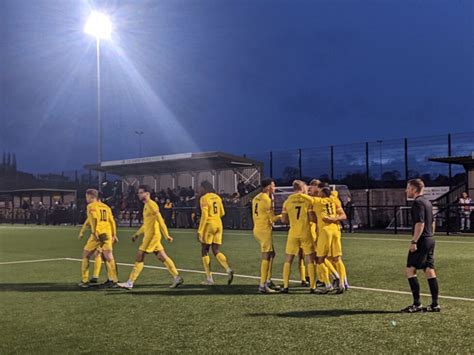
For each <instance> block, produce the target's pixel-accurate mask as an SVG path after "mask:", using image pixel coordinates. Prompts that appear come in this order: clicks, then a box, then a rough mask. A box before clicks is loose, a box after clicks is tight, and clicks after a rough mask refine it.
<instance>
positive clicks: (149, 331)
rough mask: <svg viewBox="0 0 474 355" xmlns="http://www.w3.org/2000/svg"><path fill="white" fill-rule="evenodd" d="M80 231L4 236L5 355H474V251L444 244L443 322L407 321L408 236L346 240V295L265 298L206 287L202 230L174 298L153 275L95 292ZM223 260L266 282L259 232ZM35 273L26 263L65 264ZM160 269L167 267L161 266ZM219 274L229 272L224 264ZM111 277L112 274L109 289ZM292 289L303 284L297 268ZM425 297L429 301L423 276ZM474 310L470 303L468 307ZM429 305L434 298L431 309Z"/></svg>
mask: <svg viewBox="0 0 474 355" xmlns="http://www.w3.org/2000/svg"><path fill="white" fill-rule="evenodd" d="M77 233H78V228H72V227H36V226H31V227H30V226H0V297H1V298H0V304H1V316H0V319H1V321H0V324H1V325H0V334H1V335H2V340H1V342H0V353H1V354H7V353H17V352H18V353H50V354H51V353H67V352H74V353H75V352H96V351H100V352H111V353H118V352H121V353H130V352H157V351H162V352H165V353H169V352H199V353H203V352H219V353H255V352H264V351H272V352H316V351H318V352H329V353H349V352H357V353H361V352H365V353H381V352H389V353H408V352H415V353H420V352H422V353H427V352H435V353H441V352H443V353H466V354H467V353H473V352H474V337H473V336H472V325H473V324H474V279H473V276H472V272H473V271H474V269H473V267H472V265H473V261H474V239H471V238H460V237H457V238H456V237H444V236H440V237H437V242H438V243H437V245H436V262H437V268H438V278H439V282H440V290H441V295H442V296H451V297H454V298H460V299H453V298H441V299H440V301H441V302H440V303H441V305H442V307H443V309H442V312H441V313H439V314H428V313H425V314H400V313H398V310H399V309H401V308H402V307H404V306H406V305H408V304H409V303H410V301H411V296H410V295H408V294H403V293H390V292H384V291H383V290H386V291H387V290H392V291H408V285H407V282H406V280H405V278H404V264H405V259H406V253H407V250H408V247H409V243H408V236H395V235H366V234H352V235H347V234H345V235H344V236H343V238H344V239H343V248H344V252H345V262H346V265H347V269H348V274H349V282H350V284H351V285H353V286H356V287H363V288H371V289H377V290H368V289H361V288H352V289H351V290H350V291H349V292H347V293H345V294H343V295H331V296H328V295H310V294H309V293H308V289H306V288H301V287H298V285H297V284H295V285H293V287H292V289H291V291H292V293H291V294H289V295H259V294H257V292H256V291H257V286H256V285H257V283H258V280H256V279H253V278H244V277H236V278H235V279H234V284H233V285H232V286H227V285H226V279H225V277H224V276H219V275H218V276H216V277H215V279H216V281H217V285H216V286H214V287H205V286H200V282H201V281H202V280H203V275H202V274H201V273H198V272H193V270H196V271H201V270H202V265H201V258H200V247H199V244H198V243H197V241H196V238H195V232H194V231H191V230H172V235H173V236H174V238H175V243H173V244H171V245H170V244H168V245H166V250H167V252H168V254H169V255H170V256H171V257H172V258H173V259H174V261H175V263H176V265H177V267H178V268H180V269H186V270H187V271H183V272H182V273H181V274H182V276H183V277H184V279H185V284H184V285H183V287H182V288H179V289H176V290H170V289H168V285H169V283H170V281H171V279H170V277H169V275H168V273H167V271H166V270H161V269H156V268H146V269H144V271H143V273H142V275H141V277H140V278H139V279H138V281H137V284H136V285H137V287H136V288H135V289H134V290H133V291H126V290H116V289H94V290H83V289H79V288H78V287H76V284H77V282H78V281H79V279H80V262H78V261H74V260H66V259H61V258H77V259H80V257H81V251H82V246H83V244H84V243H85V241H79V240H78V239H77ZM131 234H132V230H131V229H128V228H122V229H120V230H119V238H120V242H119V244H118V245H117V246H116V248H115V251H114V252H115V257H116V260H117V262H118V263H119V277H120V279H121V280H123V281H124V280H126V279H127V277H128V274H129V272H130V269H131V268H130V266H126V265H120V263H123V264H131V263H133V262H134V255H135V252H136V248H137V246H138V244H133V243H131V241H130V236H131ZM284 243H285V236H284V234H283V233H276V236H275V247H276V251H277V254H278V255H277V260H276V262H275V266H274V278H280V277H281V274H282V260H283V252H284ZM222 251H223V252H224V253H225V254H226V255H227V257H228V260H229V262H230V264H231V266H232V267H233V269H234V270H235V272H236V274H240V275H248V276H258V274H259V265H260V261H259V248H258V245H257V243H256V242H255V240H254V239H253V237H252V235H251V233H250V232H247V231H226V233H225V235H224V246H223V248H222ZM57 258H59V260H50V261H38V262H31V263H13V262H16V261H27V260H38V259H57ZM145 264H146V265H149V266H161V264H160V263H159V262H158V261H157V260H156V259H155V258H154V257H153V256H148V258H147V260H146V261H145ZM212 268H213V270H214V271H219V272H222V270H221V268H220V267H219V265H218V264H217V263H216V262H215V259H214V258H212ZM104 273H105V270H103V271H102V278H104ZM292 279H298V275H297V268H296V264H294V265H293V269H292ZM420 284H421V288H422V292H423V293H428V287H427V284H426V282H425V280H424V276H421V275H420ZM463 299H464V300H463ZM423 301H424V303H425V304H427V303H428V302H429V297H426V296H425V297H423Z"/></svg>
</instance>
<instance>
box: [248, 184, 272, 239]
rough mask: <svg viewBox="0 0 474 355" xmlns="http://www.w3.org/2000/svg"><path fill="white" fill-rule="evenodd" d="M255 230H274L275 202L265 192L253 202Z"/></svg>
mask: <svg viewBox="0 0 474 355" xmlns="http://www.w3.org/2000/svg"><path fill="white" fill-rule="evenodd" d="M252 218H253V229H254V230H258V231H268V230H271V229H272V224H273V222H274V220H275V214H274V212H273V201H272V199H271V198H270V196H269V195H268V194H267V193H265V192H260V193H259V194H258V195H257V196H255V197H254V199H253V200H252Z"/></svg>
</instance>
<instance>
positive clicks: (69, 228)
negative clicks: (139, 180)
mask: <svg viewBox="0 0 474 355" xmlns="http://www.w3.org/2000/svg"><path fill="white" fill-rule="evenodd" d="M34 228H38V230H42V229H43V230H45V229H52V230H54V229H55V230H76V229H77V232H78V233H79V229H80V225H77V226H33V225H32V226H25V225H14V226H11V225H0V230H1V229H30V230H31V229H34ZM120 229H122V230H135V229H138V228H134V227H119V230H120ZM174 231H176V233H177V234H181V233H183V234H196V231H195V230H172V233H171V234H173V232H174ZM225 232H226V233H227V235H232V236H240V237H248V236H251V235H252V231H251V230H249V231H248V233H241V232H237V231H234V230H226V231H225ZM277 235H278V234H277ZM345 235H347V234H345V233H344V234H343V237H342V239H343V240H369V241H373V240H375V241H378V240H380V241H388V242H405V243H406V242H409V241H410V239H409V238H406V239H400V238H397V237H394V238H377V237H373V238H371V237H349V236H345ZM274 236H276V235H275V234H274ZM281 236H282V237H285V235H281ZM440 237H441V238H449V237H447V236H444V235H440V236H435V240H436V243H448V244H474V241H472V242H470V241H461V240H439V239H438V238H440ZM454 238H462V237H454ZM465 238H470V237H465Z"/></svg>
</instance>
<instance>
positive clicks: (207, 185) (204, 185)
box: [201, 180, 215, 193]
mask: <svg viewBox="0 0 474 355" xmlns="http://www.w3.org/2000/svg"><path fill="white" fill-rule="evenodd" d="M201 187H202V189H203V190H204V191H205V192H206V193H207V192H215V190H214V188H213V187H212V184H211V183H210V182H209V181H207V180H204V181H203V182H201Z"/></svg>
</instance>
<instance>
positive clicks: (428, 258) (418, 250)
mask: <svg viewBox="0 0 474 355" xmlns="http://www.w3.org/2000/svg"><path fill="white" fill-rule="evenodd" d="M424 189H425V184H424V183H423V181H422V180H421V179H413V180H409V181H408V184H407V189H406V193H407V196H408V198H412V199H414V202H413V205H412V207H411V217H412V221H413V222H412V223H413V228H412V239H411V244H410V250H409V252H408V260H407V268H406V275H407V278H408V283H409V284H410V289H411V293H412V294H413V304H412V305H411V306H408V307H406V308H404V309H402V312H406V313H415V312H439V311H440V310H441V308H440V306H439V305H438V280H437V279H436V273H435V270H434V248H435V241H434V238H433V228H434V223H433V206H432V205H431V202H430V201H428V200H427V199H426V198H425V197H424V196H423V190H424ZM419 269H423V270H424V271H425V275H426V278H427V279H428V285H429V287H430V292H431V305H429V306H428V307H425V308H423V306H422V305H421V302H420V284H419V283H418V278H417V277H416V270H419Z"/></svg>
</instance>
